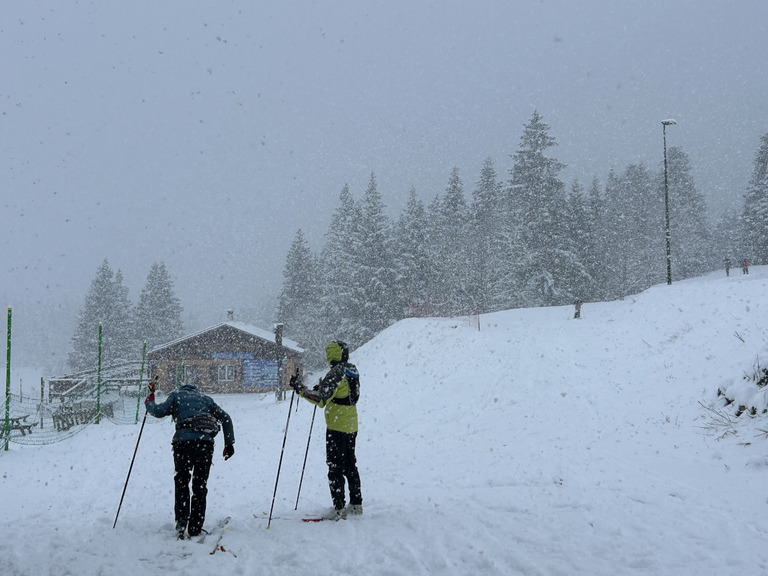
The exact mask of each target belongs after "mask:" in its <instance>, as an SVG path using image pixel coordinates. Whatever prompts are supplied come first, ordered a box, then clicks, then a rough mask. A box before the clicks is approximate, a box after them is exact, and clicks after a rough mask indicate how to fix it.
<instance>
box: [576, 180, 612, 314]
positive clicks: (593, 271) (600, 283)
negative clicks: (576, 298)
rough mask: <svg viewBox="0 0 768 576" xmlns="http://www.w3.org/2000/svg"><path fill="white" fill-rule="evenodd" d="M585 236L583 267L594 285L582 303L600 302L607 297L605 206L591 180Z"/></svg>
mask: <svg viewBox="0 0 768 576" xmlns="http://www.w3.org/2000/svg"><path fill="white" fill-rule="evenodd" d="M586 227H587V236H586V238H585V242H586V246H585V250H584V252H585V253H584V257H583V261H584V266H585V267H586V269H587V272H588V273H589V275H590V276H591V277H592V279H593V281H594V283H593V286H592V292H591V293H590V294H587V296H586V298H583V299H582V300H584V301H601V300H605V299H606V297H607V291H606V286H607V283H608V282H607V280H608V279H607V275H606V273H605V254H606V252H607V251H608V249H609V246H608V240H607V238H606V231H605V206H604V204H603V195H602V193H601V191H600V182H599V180H598V179H597V178H593V179H592V184H591V185H590V187H589V192H588V193H587V214H586Z"/></svg>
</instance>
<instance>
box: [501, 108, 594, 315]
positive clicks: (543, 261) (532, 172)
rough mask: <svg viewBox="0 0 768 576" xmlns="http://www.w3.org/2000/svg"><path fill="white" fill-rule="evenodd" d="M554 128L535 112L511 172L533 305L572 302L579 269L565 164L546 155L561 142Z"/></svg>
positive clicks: (523, 282) (525, 284) (527, 296)
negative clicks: (570, 232)
mask: <svg viewBox="0 0 768 576" xmlns="http://www.w3.org/2000/svg"><path fill="white" fill-rule="evenodd" d="M549 129H550V127H549V125H547V124H545V123H544V122H542V119H541V116H540V115H539V113H538V112H534V113H533V116H532V118H531V121H530V122H529V123H528V124H527V125H526V126H525V128H524V130H523V135H522V136H521V138H520V147H519V148H518V151H517V152H516V153H515V154H514V155H513V159H514V166H513V168H512V170H511V171H510V173H511V176H512V179H511V180H510V187H509V194H510V196H511V198H512V205H513V210H514V213H515V215H516V217H517V218H518V222H519V224H520V227H521V230H520V232H521V240H522V243H523V249H524V252H523V254H521V259H522V263H521V267H520V271H521V274H522V278H521V279H520V281H519V285H520V288H521V290H522V292H523V299H524V301H525V302H526V305H528V306H549V305H555V304H562V303H564V301H567V300H569V299H570V298H571V296H572V288H571V287H570V286H569V284H570V281H569V274H572V273H573V272H574V271H576V270H577V269H578V268H579V263H578V262H577V260H576V256H575V254H574V253H573V252H572V248H571V247H570V246H569V245H568V242H567V238H566V237H565V236H564V234H563V230H564V229H563V226H564V214H565V203H566V196H565V185H564V184H563V182H562V181H560V179H559V177H558V174H559V172H560V171H561V170H562V169H563V168H564V167H565V165H564V164H562V163H561V162H558V161H557V160H555V159H554V158H549V157H547V156H546V155H545V153H546V152H547V150H548V149H549V148H550V147H552V146H555V145H556V144H557V143H556V141H555V139H554V137H552V136H550V134H549Z"/></svg>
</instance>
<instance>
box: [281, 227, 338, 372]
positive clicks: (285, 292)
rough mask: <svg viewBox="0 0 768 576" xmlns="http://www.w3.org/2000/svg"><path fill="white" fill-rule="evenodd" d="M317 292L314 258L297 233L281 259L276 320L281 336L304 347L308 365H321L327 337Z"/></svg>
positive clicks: (320, 299) (318, 284)
mask: <svg viewBox="0 0 768 576" xmlns="http://www.w3.org/2000/svg"><path fill="white" fill-rule="evenodd" d="M321 290H322V289H321V282H320V270H319V265H318V262H317V258H316V257H315V255H314V254H313V253H312V250H311V249H310V247H309V244H308V243H307V240H306V238H305V237H304V233H303V232H302V231H301V230H298V231H297V232H296V236H295V238H294V240H293V244H291V248H290V249H289V250H288V255H287V256H286V259H285V267H284V269H283V287H282V290H281V291H280V299H279V303H278V311H277V318H278V320H279V321H280V322H282V323H283V325H284V330H285V334H286V335H288V336H290V337H291V338H293V339H294V340H296V341H297V342H298V343H299V344H300V345H301V346H302V347H304V348H305V350H306V354H305V362H306V363H307V365H309V366H321V365H322V362H323V361H324V359H325V358H324V357H323V356H322V354H321V351H322V350H323V347H324V345H325V340H326V337H327V336H326V334H325V332H324V329H323V326H324V322H325V319H324V315H323V313H324V310H323V307H322V291H321Z"/></svg>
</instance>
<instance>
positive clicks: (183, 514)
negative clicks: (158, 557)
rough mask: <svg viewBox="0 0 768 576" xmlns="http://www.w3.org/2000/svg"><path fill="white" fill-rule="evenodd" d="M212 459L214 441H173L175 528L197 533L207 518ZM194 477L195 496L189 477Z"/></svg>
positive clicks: (192, 533) (195, 534) (192, 478)
mask: <svg viewBox="0 0 768 576" xmlns="http://www.w3.org/2000/svg"><path fill="white" fill-rule="evenodd" d="M212 460H213V442H206V441H204V440H185V441H182V442H174V443H173V465H174V468H175V469H176V474H175V475H174V477H173V480H174V484H175V488H176V491H175V505H174V513H175V516H176V529H177V530H183V529H184V528H187V530H188V531H189V535H190V536H197V535H198V534H200V532H201V531H202V529H203V522H205V501H206V497H207V495H208V474H209V473H210V471H211V462H212ZM190 479H191V480H192V498H191V499H190V494H189V481H190Z"/></svg>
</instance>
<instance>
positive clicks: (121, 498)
mask: <svg viewBox="0 0 768 576" xmlns="http://www.w3.org/2000/svg"><path fill="white" fill-rule="evenodd" d="M146 421H147V413H146V411H145V412H144V420H142V421H141V429H140V430H139V437H138V438H137V439H136V448H134V449H133V458H131V465H130V467H129V468H128V476H127V477H126V479H125V486H123V494H122V495H121V496H120V504H119V505H118V506H117V514H115V523H114V524H112V530H114V529H115V526H117V517H118V516H119V515H120V508H122V507H123V498H125V489H126V488H128V479H129V478H130V477H131V470H133V461H134V460H136V452H138V451H139V442H140V441H141V433H142V432H143V431H144V423H145V422H146Z"/></svg>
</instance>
